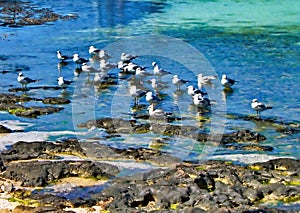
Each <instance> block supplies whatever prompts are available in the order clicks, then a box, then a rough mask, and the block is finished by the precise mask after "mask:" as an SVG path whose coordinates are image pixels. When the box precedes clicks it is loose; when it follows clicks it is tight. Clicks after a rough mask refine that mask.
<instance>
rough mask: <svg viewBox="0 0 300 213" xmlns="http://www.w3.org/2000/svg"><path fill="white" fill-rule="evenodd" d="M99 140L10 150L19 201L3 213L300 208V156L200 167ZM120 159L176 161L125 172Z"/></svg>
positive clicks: (11, 181)
mask: <svg viewBox="0 0 300 213" xmlns="http://www.w3.org/2000/svg"><path fill="white" fill-rule="evenodd" d="M97 144H98V143H96V142H78V141H77V139H66V140H63V141H56V142H48V141H44V142H31V143H28V142H18V143H16V144H14V145H12V146H11V147H9V148H8V149H7V150H5V151H3V152H2V153H1V154H0V157H1V162H0V170H1V173H0V178H1V179H0V195H1V194H3V195H4V194H5V195H6V197H8V198H7V199H8V200H9V201H11V202H18V203H19V205H18V206H17V207H16V208H14V209H13V210H9V209H7V210H1V211H0V212H5V211H7V212H74V211H75V210H74V208H80V209H81V210H82V209H85V210H86V212H93V211H96V210H99V212H212V213H213V212H228V213H229V212H243V213H249V212H299V202H300V175H299V174H300V161H299V160H293V159H284V158H282V159H276V160H271V161H268V162H264V163H255V164H249V165H244V166H242V165H236V164H232V163H231V162H227V161H208V162H205V163H202V164H194V163H189V162H185V163H184V162H180V161H178V159H174V158H173V157H172V156H168V155H167V154H164V153H160V152H159V151H153V150H150V149H129V150H125V149H116V148H111V147H108V146H106V145H100V144H98V145H97ZM66 156H68V157H66ZM71 158H72V159H71ZM114 158H115V159H116V160H120V159H123V160H126V159H127V160H128V159H131V160H135V161H136V163H137V164H138V163H140V162H149V163H153V162H154V163H156V164H157V163H158V162H159V160H157V159H159V158H162V159H163V161H164V162H168V165H172V166H167V165H165V166H163V167H157V166H155V167H153V169H149V170H147V171H143V172H142V173H141V172H135V173H134V172H131V173H127V175H125V176H124V175H120V173H122V170H121V169H120V167H119V166H118V164H116V162H117V161H114V163H115V164H113V163H110V161H109V159H110V160H113V159H114ZM155 159H156V160H155ZM103 160H106V161H103ZM72 178H73V179H74V178H75V180H76V181H75V182H74V181H73V182H72V184H71V181H70V180H71V179H72ZM66 179H67V180H68V181H67V182H66V181H65V182H64V180H66ZM87 181H88V183H89V184H85V183H87ZM91 182H92V184H91ZM93 183H94V184H93ZM63 184H65V187H62V186H63ZM55 187H56V188H55ZM283 204H284V205H283ZM72 209H73V210H74V211H73V210H72Z"/></svg>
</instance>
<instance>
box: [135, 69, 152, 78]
mask: <svg viewBox="0 0 300 213" xmlns="http://www.w3.org/2000/svg"><path fill="white" fill-rule="evenodd" d="M145 69H146V68H145V67H140V66H139V67H138V68H136V70H135V76H136V77H140V78H144V77H147V76H151V73H149V72H147V71H146V70H145Z"/></svg>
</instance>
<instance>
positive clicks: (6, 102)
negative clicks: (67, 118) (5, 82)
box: [0, 94, 70, 118]
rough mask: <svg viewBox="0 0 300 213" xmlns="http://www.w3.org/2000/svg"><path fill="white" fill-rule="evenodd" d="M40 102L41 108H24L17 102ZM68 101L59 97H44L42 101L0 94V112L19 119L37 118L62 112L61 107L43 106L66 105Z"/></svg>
mask: <svg viewBox="0 0 300 213" xmlns="http://www.w3.org/2000/svg"><path fill="white" fill-rule="evenodd" d="M29 101H34V102H41V103H42V104H43V106H31V107H25V106H23V105H21V104H19V102H29ZM68 103H70V100H67V99H64V98H60V97H46V98H43V99H38V98H32V97H28V96H18V95H13V94H0V110H1V111H7V112H9V113H11V114H14V115H16V116H19V117H27V118H37V117H39V116H42V115H48V114H52V113H57V112H60V111H61V110H63V109H64V108H63V107H56V106H48V105H46V106H44V105H45V104H51V105H53V104H59V105H62V104H68Z"/></svg>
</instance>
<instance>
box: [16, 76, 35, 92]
mask: <svg viewBox="0 0 300 213" xmlns="http://www.w3.org/2000/svg"><path fill="white" fill-rule="evenodd" d="M17 79H18V82H19V83H20V84H21V85H22V89H23V90H27V89H28V88H27V84H30V83H34V82H38V81H40V80H39V79H31V78H28V77H25V76H24V75H23V73H22V72H20V73H19V75H18V78H17Z"/></svg>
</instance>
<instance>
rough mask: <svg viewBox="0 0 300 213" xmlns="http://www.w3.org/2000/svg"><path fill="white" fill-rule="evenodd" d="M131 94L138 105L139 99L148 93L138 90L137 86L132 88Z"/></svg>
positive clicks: (130, 89)
mask: <svg viewBox="0 0 300 213" xmlns="http://www.w3.org/2000/svg"><path fill="white" fill-rule="evenodd" d="M129 93H130V95H131V96H133V97H134V103H135V105H138V103H139V99H140V98H141V97H143V96H144V95H146V92H145V91H144V90H141V89H138V88H137V87H136V86H135V85H132V86H130V88H129Z"/></svg>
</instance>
